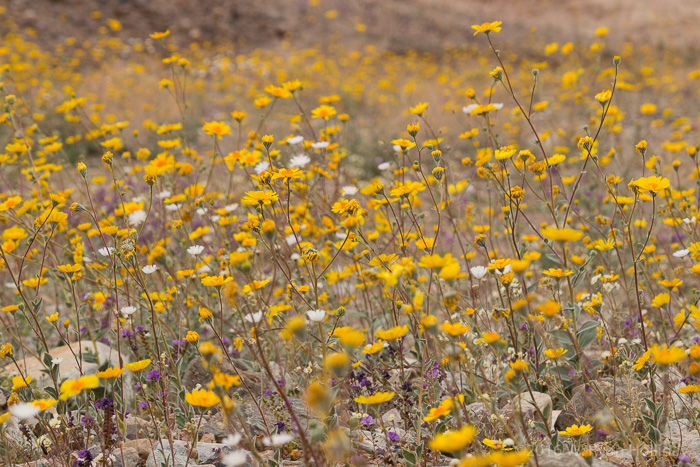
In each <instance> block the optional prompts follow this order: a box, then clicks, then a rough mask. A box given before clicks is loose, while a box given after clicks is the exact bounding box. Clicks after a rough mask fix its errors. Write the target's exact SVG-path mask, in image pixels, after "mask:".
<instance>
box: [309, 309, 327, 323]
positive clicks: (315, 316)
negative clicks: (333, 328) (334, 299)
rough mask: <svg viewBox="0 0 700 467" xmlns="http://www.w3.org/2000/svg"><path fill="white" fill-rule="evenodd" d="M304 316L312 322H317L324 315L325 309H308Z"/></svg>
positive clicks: (321, 319)
mask: <svg viewBox="0 0 700 467" xmlns="http://www.w3.org/2000/svg"><path fill="white" fill-rule="evenodd" d="M306 316H308V317H309V320H311V321H313V322H314V323H318V322H320V321H323V318H325V317H326V310H309V311H307V312H306Z"/></svg>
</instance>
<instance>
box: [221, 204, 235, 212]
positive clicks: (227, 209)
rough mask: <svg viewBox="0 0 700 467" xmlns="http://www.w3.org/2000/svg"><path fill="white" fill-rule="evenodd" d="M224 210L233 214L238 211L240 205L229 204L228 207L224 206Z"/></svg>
mask: <svg viewBox="0 0 700 467" xmlns="http://www.w3.org/2000/svg"><path fill="white" fill-rule="evenodd" d="M224 209H226V212H233V211H235V210H236V209H238V205H237V204H235V203H234V204H229V205H228V206H224Z"/></svg>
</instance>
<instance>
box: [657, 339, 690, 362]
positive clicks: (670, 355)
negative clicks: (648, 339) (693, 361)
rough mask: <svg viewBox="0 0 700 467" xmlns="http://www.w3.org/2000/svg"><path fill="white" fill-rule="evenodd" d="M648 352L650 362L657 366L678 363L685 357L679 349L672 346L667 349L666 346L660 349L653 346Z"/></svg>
mask: <svg viewBox="0 0 700 467" xmlns="http://www.w3.org/2000/svg"><path fill="white" fill-rule="evenodd" d="M649 350H650V351H651V358H650V360H651V361H652V362H654V363H656V364H657V365H670V364H672V363H676V362H680V361H681V360H683V359H684V358H685V357H686V354H685V351H684V350H683V349H681V348H680V347H676V346H673V347H670V348H669V347H668V346H667V345H666V344H664V345H663V346H662V347H659V345H658V344H654V345H653V346H652V347H651V348H650V349H649Z"/></svg>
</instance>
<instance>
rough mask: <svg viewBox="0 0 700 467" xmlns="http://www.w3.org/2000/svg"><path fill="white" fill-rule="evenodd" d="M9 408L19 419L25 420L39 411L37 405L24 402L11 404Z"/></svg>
mask: <svg viewBox="0 0 700 467" xmlns="http://www.w3.org/2000/svg"><path fill="white" fill-rule="evenodd" d="M9 410H10V413H11V414H12V415H14V416H15V417H17V418H19V419H20V420H27V419H29V418H32V417H33V416H34V415H36V414H38V413H39V407H37V406H35V405H33V404H24V403H19V404H15V405H11V406H10V408H9Z"/></svg>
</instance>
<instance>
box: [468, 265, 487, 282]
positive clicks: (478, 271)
mask: <svg viewBox="0 0 700 467" xmlns="http://www.w3.org/2000/svg"><path fill="white" fill-rule="evenodd" d="M469 272H471V273H472V276H473V277H474V278H475V279H483V278H484V276H485V275H486V273H487V272H488V269H486V268H485V267H484V266H474V267H473V268H470V269H469Z"/></svg>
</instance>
